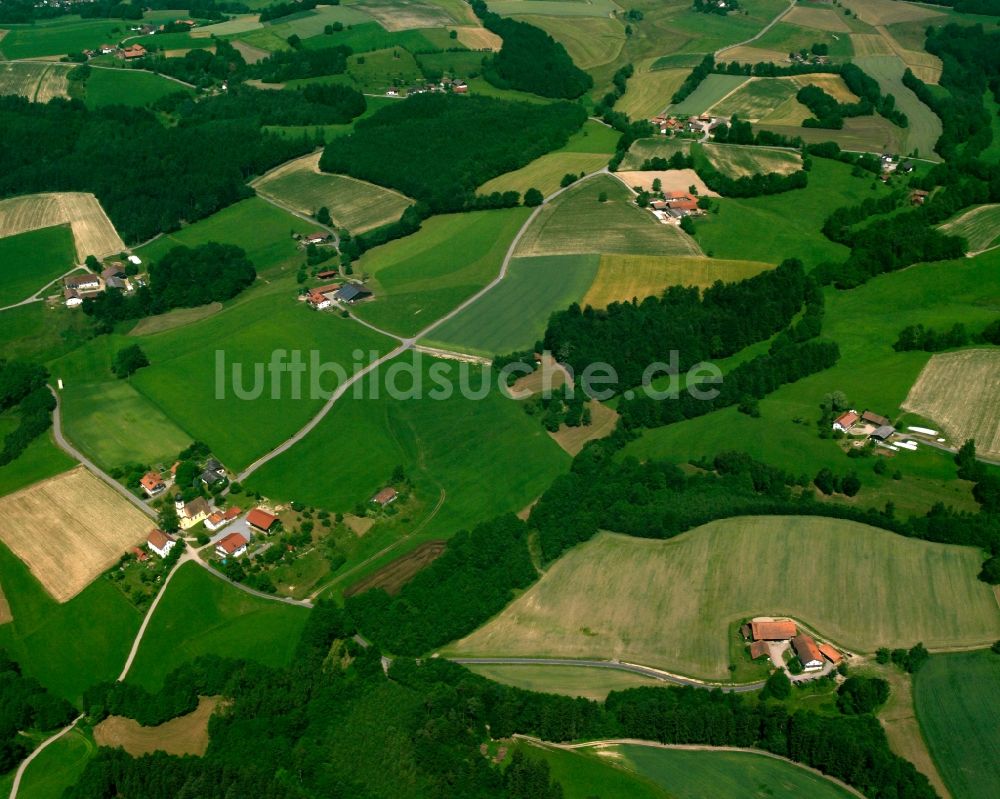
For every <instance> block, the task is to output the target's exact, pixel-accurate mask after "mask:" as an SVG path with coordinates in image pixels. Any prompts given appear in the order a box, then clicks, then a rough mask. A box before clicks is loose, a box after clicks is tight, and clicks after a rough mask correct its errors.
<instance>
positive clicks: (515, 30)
mask: <svg viewBox="0 0 1000 799" xmlns="http://www.w3.org/2000/svg"><path fill="white" fill-rule="evenodd" d="M471 4H472V10H473V11H474V12H475V14H476V16H477V17H479V18H480V19H481V20H482V22H483V27H484V28H486V29H487V30H489V31H492V32H493V33H495V34H497V36H499V37H500V38H501V39H503V45H502V46H501V47H500V52H499V53H497V54H496V55H495V56H493V58H492V59H490V60H489V61H488V62H487V63H486V65H485V68H484V70H483V75H484V76H485V77H486V79H487V80H488V81H489V82H490V83H492V84H494V85H496V86H499V87H500V88H502V89H519V90H521V91H525V92H533V93H534V94H540V95H541V96H543V97H563V98H566V99H570V100H572V99H575V98H577V97H579V96H580V95H582V94H583V93H584V92H586V91H587V90H588V89H590V88H591V87H592V86H593V85H594V80H593V78H591V77H590V75H588V74H587V73H586V72H584V71H583V70H582V69H579V68H578V67H577V66H576V64H574V63H573V59H572V58H570V57H569V53H567V52H566V48H565V47H563V46H562V44H560V43H559V42H557V41H556V40H555V39H553V38H552V37H551V36H549V34H547V33H546V32H545V31H543V30H542V29H541V28H536V27H535V26H534V25H529V24H528V23H527V22H522V21H520V20H515V19H511V18H510V17H501V16H499V15H498V14H494V13H493V12H492V11H490V10H489V9H488V8H487V7H486V3H484V2H483V0H471Z"/></svg>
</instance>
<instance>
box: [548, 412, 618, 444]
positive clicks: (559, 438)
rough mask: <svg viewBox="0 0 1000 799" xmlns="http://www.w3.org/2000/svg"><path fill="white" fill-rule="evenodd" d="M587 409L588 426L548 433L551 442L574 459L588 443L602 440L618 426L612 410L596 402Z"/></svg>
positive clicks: (564, 427)
mask: <svg viewBox="0 0 1000 799" xmlns="http://www.w3.org/2000/svg"><path fill="white" fill-rule="evenodd" d="M587 407H588V408H590V424H589V425H585V426H580V427H567V426H566V425H562V426H561V427H560V428H559V429H558V430H557V431H556V432H555V433H549V435H550V436H551V437H552V440H553V441H555V442H556V443H557V444H558V445H559V446H560V447H562V448H563V450H565V451H566V452H567V453H568V454H570V455H572V456H573V457H574V458H575V457H576V456H577V455H579V454H580V450H582V449H583V447H584V445H585V444H586V443H587V442H588V441H594V440H596V439H598V438H604V437H605V436H606V435H609V434H610V433H611V431H612V430H614V429H615V425H617V424H618V412H617V411H615V410H614V409H613V408H609V407H608V406H607V405H602V404H601V403H600V402H597V401H596V400H591V401H590V402H589V403H588V404H587Z"/></svg>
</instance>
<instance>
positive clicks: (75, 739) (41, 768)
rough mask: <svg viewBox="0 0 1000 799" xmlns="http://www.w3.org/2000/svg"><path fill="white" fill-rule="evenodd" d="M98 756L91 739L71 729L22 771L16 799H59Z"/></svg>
mask: <svg viewBox="0 0 1000 799" xmlns="http://www.w3.org/2000/svg"><path fill="white" fill-rule="evenodd" d="M96 754H97V746H96V745H95V743H94V741H93V739H92V738H91V736H90V735H88V734H87V733H86V732H84V731H83V730H81V729H80V728H78V727H77V728H74V729H72V730H70V731H69V732H67V733H66V734H65V735H63V736H62V737H60V738H59V739H57V740H55V741H53V742H52V743H51V744H49V746H47V747H45V749H43V750H42V751H41V752H39V753H38V756H37V757H36V758H35V759H34V760H32V761H31V762H30V763H29V764H28V767H27V768H26V769H25V770H24V773H23V775H22V777H21V783H20V785H19V786H18V791H17V796H19V797H21V799H59V797H61V796H62V795H63V792H64V791H65V790H66V789H68V788H69V787H70V786H72V785H75V784H76V782H77V781H78V780H79V779H80V776H81V775H82V774H83V770H84V769H85V768H86V767H87V763H88V762H90V759H91V758H92V757H93V756H94V755H96Z"/></svg>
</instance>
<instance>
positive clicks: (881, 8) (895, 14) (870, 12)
mask: <svg viewBox="0 0 1000 799" xmlns="http://www.w3.org/2000/svg"><path fill="white" fill-rule="evenodd" d="M843 5H844V7H845V8H849V9H851V11H853V12H854V13H855V14H857V15H858V19H860V20H861V21H862V22H867V23H868V24H869V25H892V24H893V23H894V22H910V21H911V20H916V19H931V18H932V17H941V16H944V14H942V13H941V12H940V11H935V10H933V9H930V8H928V7H927V6H918V5H916V4H915V3H900V2H898V1H897V0H844V1H843ZM852 38H853V37H852Z"/></svg>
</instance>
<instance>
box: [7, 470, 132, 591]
mask: <svg viewBox="0 0 1000 799" xmlns="http://www.w3.org/2000/svg"><path fill="white" fill-rule="evenodd" d="M151 527H152V522H151V521H150V520H149V519H148V518H147V517H146V516H145V514H143V513H142V511H140V510H138V509H137V508H136V507H135V506H134V505H132V504H131V503H130V502H128V500H126V499H124V498H123V497H121V496H120V495H119V494H118V493H117V492H116V491H114V489H112V488H111V487H110V486H108V485H106V484H105V483H103V482H102V481H101V480H99V479H98V478H96V477H94V476H93V475H92V474H91V473H90V472H88V471H87V470H86V469H85V468H83V467H82V466H80V467H78V468H76V469H74V470H73V471H71V472H66V473H65V474H61V475H59V476H57V477H53V478H51V479H49V480H45V481H43V482H41V483H36V484H35V485H33V486H29V487H28V488H25V489H23V490H22V491H18V492H17V493H15V494H10V495H8V496H6V497H3V498H0V539H2V540H3V542H4V543H5V544H6V545H7V546H8V547H10V549H11V551H13V553H14V554H15V555H17V556H18V557H19V558H20V559H21V560H23V561H24V562H25V564H27V566H28V568H29V569H31V572H32V574H34V575H35V577H36V578H38V580H39V582H41V584H42V585H43V586H44V587H45V590H46V591H48V592H49V593H50V594H51V595H52V596H53V598H55V599H56V600H57V601H58V602H66V601H67V600H69V599H72V598H73V597H74V596H76V595H77V594H78V593H80V591H82V590H83V589H84V588H86V587H87V585H89V584H90V582H91V581H92V580H93V579H94V578H95V577H97V576H98V575H99V574H100V573H101V572H103V571H104V570H105V569H107V568H108V567H109V566H111V565H112V564H113V563H114V562H115V561H116V560H117V559H118V558H119V557H120V556H121V555H122V553H123V552H125V550H126V549H127V548H128V547H130V546H132V545H134V544H137V543H139V542H141V541H143V540H144V539H145V538H146V535H147V534H148V533H149V530H150V528H151Z"/></svg>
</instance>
